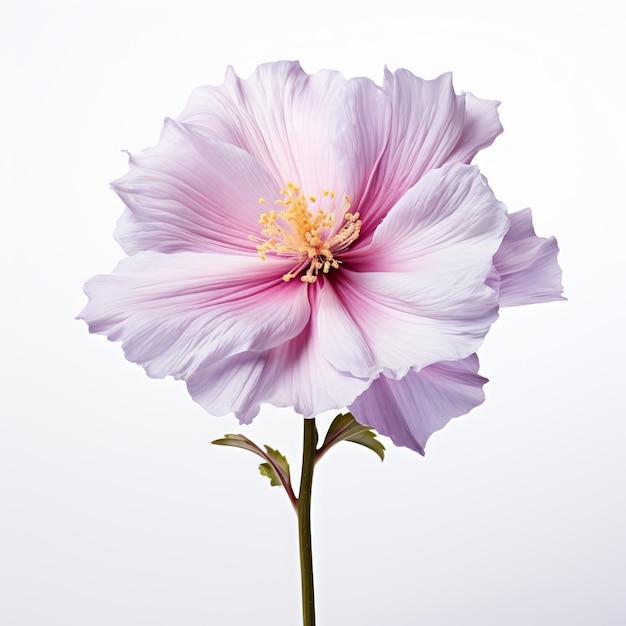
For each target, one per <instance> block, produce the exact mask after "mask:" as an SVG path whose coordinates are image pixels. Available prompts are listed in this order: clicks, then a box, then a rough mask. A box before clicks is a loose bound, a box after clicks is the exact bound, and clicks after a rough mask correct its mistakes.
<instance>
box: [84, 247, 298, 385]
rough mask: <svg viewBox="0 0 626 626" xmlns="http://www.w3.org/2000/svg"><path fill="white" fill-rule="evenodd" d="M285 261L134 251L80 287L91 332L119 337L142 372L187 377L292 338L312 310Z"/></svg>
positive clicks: (112, 339) (128, 355)
mask: <svg viewBox="0 0 626 626" xmlns="http://www.w3.org/2000/svg"><path fill="white" fill-rule="evenodd" d="M286 269H287V268H286V267H285V264H284V262H279V261H273V260H270V259H268V260H267V261H265V262H261V261H260V260H259V259H258V258H253V257H237V256H226V255H216V254H195V253H190V252H181V253H176V254H159V253H155V252H140V253H138V254H136V255H134V256H132V257H130V258H128V259H125V260H123V261H121V262H120V263H119V264H118V266H117V267H116V269H115V270H114V272H113V273H112V274H111V275H107V276H96V277H94V278H92V279H91V280H90V281H89V282H88V283H87V284H86V285H85V292H86V294H87V295H88V296H89V303H88V304H87V306H86V307H85V309H84V310H83V311H82V312H81V313H80V315H79V319H83V320H85V321H86V322H87V324H88V325H89V330H90V332H92V333H98V334H103V335H106V336H107V338H108V339H110V340H111V341H122V347H123V349H124V353H125V356H126V358H127V359H128V360H129V361H132V362H134V363H139V364H141V365H143V367H144V368H145V369H146V372H147V373H148V375H150V376H152V377H156V378H161V377H164V376H167V375H171V376H174V377H175V378H184V379H187V378H188V377H189V376H190V375H191V374H192V373H193V372H194V371H196V370H197V369H198V368H199V367H200V366H202V365H203V364H205V363H206V362H213V361H218V360H221V359H224V358H227V357H228V356H231V355H233V354H238V353H241V352H246V351H250V350H252V351H262V350H267V349H269V348H272V347H274V346H277V345H280V344H281V343H283V342H285V341H287V340H289V339H290V338H291V337H295V336H297V335H298V334H299V333H300V332H302V329H303V328H304V327H305V325H306V324H307V322H308V320H309V316H310V306H309V302H308V297H307V292H306V288H305V287H304V285H302V283H300V284H296V283H295V282H294V283H285V282H284V281H283V280H282V278H281V275H282V273H284V272H285V271H286Z"/></svg>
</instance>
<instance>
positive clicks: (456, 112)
mask: <svg viewBox="0 0 626 626" xmlns="http://www.w3.org/2000/svg"><path fill="white" fill-rule="evenodd" d="M357 81H358V82H357ZM345 94H346V95H345V97H344V102H343V109H342V108H340V109H339V110H338V113H337V115H338V118H339V122H338V125H339V127H340V128H342V129H344V131H345V136H343V137H341V135H340V133H337V134H338V136H339V139H336V138H334V144H336V146H337V147H336V148H335V149H336V151H337V153H338V155H340V156H338V163H339V167H340V168H341V171H342V179H345V180H347V181H350V185H351V187H352V191H349V193H354V194H356V195H355V203H354V206H353V210H355V211H356V210H358V211H359V212H360V213H361V217H362V219H363V230H362V233H361V236H362V238H363V239H366V238H367V237H368V236H369V235H371V233H372V232H373V231H374V230H375V228H376V226H377V225H378V223H379V222H380V221H381V220H382V218H383V217H384V216H385V214H386V213H387V212H388V210H389V209H390V208H391V207H392V206H393V205H394V204H395V203H396V202H397V201H398V199H399V198H400V197H401V196H402V195H403V194H404V193H405V192H406V191H407V190H408V189H409V188H411V187H412V186H413V185H414V184H415V183H416V182H417V181H418V180H419V179H420V178H421V177H422V176H423V175H424V174H425V173H426V172H427V171H429V170H431V169H435V168H438V167H441V166H442V165H444V164H445V163H469V161H470V160H471V159H472V158H473V157H474V155H475V154H476V153H477V152H478V151H479V150H480V149H481V148H484V147H486V146H488V145H489V144H491V143H492V142H493V140H494V139H495V137H496V136H497V135H498V134H499V133H500V132H502V127H501V126H500V122H499V120H498V115H497V110H496V109H497V106H498V103H497V102H491V101H486V100H480V99H478V98H476V97H475V96H473V95H472V94H462V95H456V94H455V93H454V89H453V87H452V78H451V75H450V74H443V75H442V76H439V77H438V78H436V79H434V80H423V79H421V78H418V77H417V76H414V75H413V74H411V72H409V71H407V70H398V71H397V72H395V73H391V72H389V71H386V72H385V81H384V83H383V87H382V89H379V88H376V87H372V86H371V85H370V84H369V82H368V81H366V80H365V79H353V81H348V84H347V85H346V90H345ZM383 96H384V98H383ZM384 100H386V101H387V103H386V104H385V103H384ZM352 118H357V119H358V123H354V122H353V121H352ZM357 173H360V176H361V181H362V182H361V186H360V187H359V186H358V185H356V184H355V183H354V181H355V180H356V179H358V176H357ZM365 183H367V192H366V193H362V188H363V187H364V185H365Z"/></svg>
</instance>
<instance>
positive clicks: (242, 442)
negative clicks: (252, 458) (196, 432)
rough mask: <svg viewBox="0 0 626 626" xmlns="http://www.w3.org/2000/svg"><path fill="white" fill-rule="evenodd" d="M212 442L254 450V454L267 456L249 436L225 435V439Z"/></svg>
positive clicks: (217, 444)
mask: <svg viewBox="0 0 626 626" xmlns="http://www.w3.org/2000/svg"><path fill="white" fill-rule="evenodd" d="M211 443H213V444H215V445H216V446H232V447H233V448H241V449H242V450H248V451H250V452H254V454H258V455H259V456H262V457H263V458H265V456H266V455H265V453H264V452H263V450H261V448H259V446H257V445H256V444H255V443H254V442H252V441H250V439H248V438H247V437H244V436H243V435H233V434H230V435H224V438H223V439H216V440H215V441H212V442H211Z"/></svg>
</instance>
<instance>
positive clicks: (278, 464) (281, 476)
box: [211, 434, 298, 506]
mask: <svg viewBox="0 0 626 626" xmlns="http://www.w3.org/2000/svg"><path fill="white" fill-rule="evenodd" d="M211 443H213V444H215V445H217V446H230V447H233V448H241V449H242V450H248V451H249V452H253V453H254V454H256V455H258V456H260V457H261V458H262V459H263V460H264V461H266V462H265V463H261V465H259V471H260V472H261V474H262V475H263V476H267V477H268V478H269V479H270V485H272V486H277V485H282V486H283V487H284V488H285V491H286V492H287V495H288V496H289V499H290V500H291V503H292V504H293V505H294V506H295V505H296V503H297V501H298V500H297V498H296V496H295V494H294V492H293V487H292V486H291V472H290V471H289V463H288V461H287V459H286V458H285V457H284V456H283V455H282V454H281V453H280V452H279V451H278V450H275V449H274V448H270V446H265V450H266V451H263V450H261V448H259V446H257V445H256V444H255V443H254V442H253V441H250V439H248V438H247V437H245V436H244V435H238V434H235V435H233V434H229V435H224V437H223V438H222V439H216V440H215V441H212V442H211Z"/></svg>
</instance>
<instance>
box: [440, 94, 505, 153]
mask: <svg viewBox="0 0 626 626" xmlns="http://www.w3.org/2000/svg"><path fill="white" fill-rule="evenodd" d="M499 106H500V103H499V102H498V101H497V100H481V99H480V98H477V97H476V96H475V95H473V94H471V93H466V94H465V124H464V125H463V132H462V133H461V136H460V137H459V140H458V141H457V144H456V146H455V147H454V150H453V151H452V153H451V154H449V155H448V156H447V157H446V161H447V162H448V163H470V162H471V160H472V159H473V158H474V157H475V156H476V154H477V153H478V152H479V151H480V150H482V149H483V148H486V147H488V146H490V145H491V144H492V143H493V142H494V141H495V139H496V137H497V136H498V135H499V134H501V133H502V130H503V129H502V124H501V123H500V118H499V116H498V107H499Z"/></svg>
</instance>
